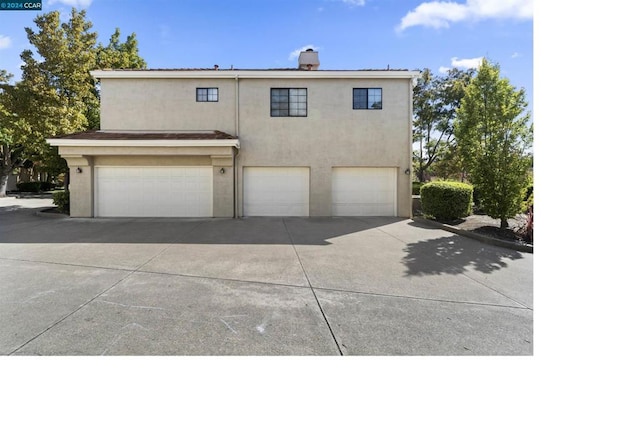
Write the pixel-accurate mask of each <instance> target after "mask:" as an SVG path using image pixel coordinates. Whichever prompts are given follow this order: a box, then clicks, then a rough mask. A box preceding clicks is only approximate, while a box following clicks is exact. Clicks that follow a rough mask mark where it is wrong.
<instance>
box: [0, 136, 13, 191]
mask: <svg viewBox="0 0 640 427" xmlns="http://www.w3.org/2000/svg"><path fill="white" fill-rule="evenodd" d="M1 148H2V150H0V153H1V154H2V158H0V197H7V183H8V182H9V174H10V173H11V170H12V167H11V155H10V153H9V147H7V146H6V145H5V144H2V147H1Z"/></svg>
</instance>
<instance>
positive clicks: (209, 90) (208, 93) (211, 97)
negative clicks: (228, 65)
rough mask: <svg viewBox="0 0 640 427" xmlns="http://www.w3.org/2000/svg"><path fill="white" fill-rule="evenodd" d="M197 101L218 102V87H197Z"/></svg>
mask: <svg viewBox="0 0 640 427" xmlns="http://www.w3.org/2000/svg"><path fill="white" fill-rule="evenodd" d="M196 102H218V88H217V87H198V88H196Z"/></svg>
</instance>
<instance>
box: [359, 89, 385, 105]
mask: <svg viewBox="0 0 640 427" xmlns="http://www.w3.org/2000/svg"><path fill="white" fill-rule="evenodd" d="M353 109H354V110H382V89H381V88H373V89H372V88H369V89H353Z"/></svg>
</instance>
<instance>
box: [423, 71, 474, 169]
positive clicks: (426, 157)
mask: <svg viewBox="0 0 640 427" xmlns="http://www.w3.org/2000/svg"><path fill="white" fill-rule="evenodd" d="M473 73H474V71H473V70H467V71H463V70H459V69H456V68H454V69H451V70H449V71H447V74H446V76H434V75H433V73H432V72H431V71H430V70H429V69H425V70H424V71H423V72H422V74H421V76H420V77H419V78H418V81H417V83H416V85H415V86H414V89H413V111H414V122H413V125H414V127H413V128H414V132H413V140H414V141H418V142H420V148H419V150H417V152H416V153H414V161H415V163H416V166H417V167H416V175H417V177H418V179H419V180H420V181H423V180H424V179H425V175H426V172H427V170H428V169H429V168H430V167H431V165H432V164H434V163H436V162H438V161H440V160H442V159H443V158H444V157H445V156H446V155H447V154H448V153H449V151H451V150H455V144H456V141H455V136H454V133H453V122H454V119H455V116H456V111H457V109H458V107H459V106H460V102H461V100H462V97H463V96H464V88H465V87H466V86H467V85H468V84H469V82H470V81H471V78H472V77H473Z"/></svg>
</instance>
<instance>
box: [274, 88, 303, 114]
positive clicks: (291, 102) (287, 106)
mask: <svg viewBox="0 0 640 427" xmlns="http://www.w3.org/2000/svg"><path fill="white" fill-rule="evenodd" d="M271 117H307V89H271Z"/></svg>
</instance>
